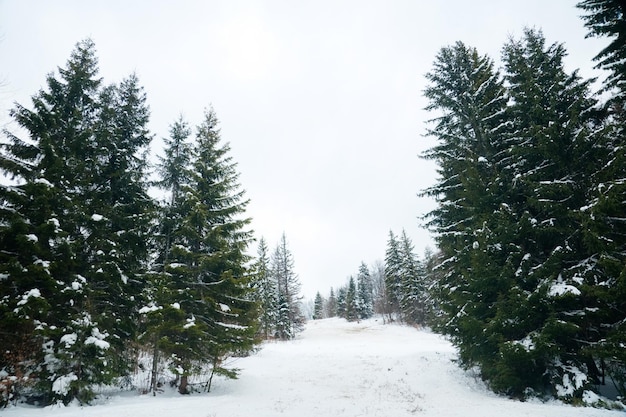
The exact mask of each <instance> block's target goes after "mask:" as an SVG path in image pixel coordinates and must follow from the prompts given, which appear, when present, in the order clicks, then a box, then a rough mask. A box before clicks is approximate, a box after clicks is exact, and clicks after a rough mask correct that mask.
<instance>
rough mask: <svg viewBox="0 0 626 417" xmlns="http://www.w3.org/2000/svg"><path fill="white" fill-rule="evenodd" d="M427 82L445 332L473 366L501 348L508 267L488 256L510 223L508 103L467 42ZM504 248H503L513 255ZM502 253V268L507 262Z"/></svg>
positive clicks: (445, 54)
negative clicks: (500, 315)
mask: <svg viewBox="0 0 626 417" xmlns="http://www.w3.org/2000/svg"><path fill="white" fill-rule="evenodd" d="M427 79H428V80H429V81H430V85H429V86H428V87H427V89H426V90H425V96H426V97H427V98H428V99H429V105H428V107H427V109H428V110H431V111H434V110H436V111H438V112H440V114H441V116H439V117H437V118H436V119H434V120H433V121H432V122H433V123H435V127H434V128H433V129H432V130H429V134H430V135H432V136H434V137H436V138H437V139H438V143H437V145H436V146H435V147H433V148H432V149H430V150H429V151H427V152H426V153H425V155H424V157H425V158H427V159H433V160H435V161H437V163H438V165H439V168H438V171H439V174H440V180H439V181H438V182H437V183H436V184H435V185H434V186H433V187H431V188H429V189H427V190H426V191H425V192H424V193H423V194H424V195H428V196H431V197H434V198H435V199H436V200H437V201H438V203H439V204H438V207H437V208H436V209H435V210H433V211H432V212H431V213H429V215H428V217H427V219H428V220H429V221H428V223H427V224H428V225H429V227H430V228H431V230H433V232H435V234H436V239H437V244H438V247H439V248H440V250H441V253H442V262H441V264H440V267H439V268H440V270H441V273H442V276H441V279H440V280H439V281H438V283H437V285H438V289H437V293H438V294H439V296H440V299H439V304H440V306H441V308H442V310H443V311H444V312H445V318H444V319H443V320H442V324H443V328H442V329H441V330H443V331H444V332H445V333H447V334H449V335H450V337H451V338H452V340H453V342H454V343H455V344H456V345H457V346H458V347H459V354H460V359H461V362H462V364H464V365H465V366H474V365H477V364H482V362H483V361H484V360H485V358H489V357H490V356H495V355H497V346H496V345H497V342H493V341H492V340H489V339H487V340H486V337H485V335H487V334H488V333H485V331H484V329H485V328H486V327H487V324H488V323H490V322H491V321H492V320H493V318H494V316H495V314H496V312H495V310H494V309H493V306H494V304H495V303H496V302H497V301H498V299H499V296H500V295H499V294H500V292H501V291H502V290H501V287H502V286H503V280H504V278H503V275H504V276H506V270H504V268H503V267H502V264H499V263H496V259H495V258H494V259H489V258H488V255H489V254H491V253H494V249H497V248H498V246H497V244H498V243H500V242H498V239H499V236H497V235H496V234H495V233H492V231H491V229H493V228H495V227H498V228H499V230H502V233H504V231H506V230H507V227H508V226H509V224H510V220H509V219H508V218H507V217H506V215H507V214H508V211H507V199H505V198H503V197H502V196H501V195H502V194H504V190H502V188H503V187H504V186H506V184H508V183H509V182H508V178H506V177H505V176H504V175H505V174H506V173H505V172H504V169H503V166H506V160H507V158H508V155H507V153H506V151H505V149H506V136H504V134H505V133H506V131H507V129H508V126H507V124H506V123H505V122H504V116H505V114H506V103H507V97H506V95H505V89H504V86H503V83H502V80H501V77H500V75H499V73H498V72H497V71H495V69H494V64H493V62H492V60H491V59H489V58H488V57H486V56H481V55H480V54H479V53H478V51H476V49H474V48H469V47H467V46H465V45H464V44H463V43H461V42H457V43H456V44H455V45H453V46H450V47H446V48H443V49H442V50H441V51H440V52H439V54H438V55H437V57H436V60H435V64H434V67H433V70H432V71H431V72H430V73H429V74H427ZM494 212H495V213H498V214H499V215H501V217H502V219H501V220H502V221H501V223H500V224H498V223H496V222H495V220H496V219H495V218H494V219H493V220H494V222H493V224H492V223H486V222H487V220H489V219H491V218H492V216H493V213H494ZM487 238H489V241H487ZM492 239H493V240H492ZM505 242H506V241H504V242H502V244H501V247H502V248H503V249H505V250H509V247H508V245H506V243H505ZM495 253H496V254H498V255H500V261H499V262H502V259H506V254H504V253H498V252H495Z"/></svg>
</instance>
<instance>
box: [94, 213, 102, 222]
mask: <svg viewBox="0 0 626 417" xmlns="http://www.w3.org/2000/svg"><path fill="white" fill-rule="evenodd" d="M91 220H93V221H94V222H100V221H102V220H104V216H103V215H101V214H93V215H92V216H91Z"/></svg>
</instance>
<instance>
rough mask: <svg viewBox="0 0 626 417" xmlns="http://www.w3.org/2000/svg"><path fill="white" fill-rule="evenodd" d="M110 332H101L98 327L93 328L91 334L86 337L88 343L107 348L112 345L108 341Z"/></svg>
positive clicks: (103, 348)
mask: <svg viewBox="0 0 626 417" xmlns="http://www.w3.org/2000/svg"><path fill="white" fill-rule="evenodd" d="M108 335H109V334H108V333H101V332H100V330H99V329H98V328H97V327H94V328H93V329H91V336H89V337H88V338H87V339H85V344H86V345H95V346H97V347H98V348H100V349H102V350H107V349H108V348H109V347H111V345H110V344H109V342H107V341H106V340H104V339H106V338H107V336H108Z"/></svg>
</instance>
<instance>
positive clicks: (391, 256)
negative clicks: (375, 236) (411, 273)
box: [385, 231, 402, 320]
mask: <svg viewBox="0 0 626 417" xmlns="http://www.w3.org/2000/svg"><path fill="white" fill-rule="evenodd" d="M401 264H402V257H401V254H400V247H399V243H398V240H397V238H396V235H395V234H394V233H393V232H392V231H389V240H388V241H387V250H386V252H385V294H386V302H387V305H386V306H385V312H386V313H387V315H388V317H389V320H393V316H394V315H395V316H397V317H398V318H400V317H399V316H400V300H401V299H402V288H401V287H402V266H401Z"/></svg>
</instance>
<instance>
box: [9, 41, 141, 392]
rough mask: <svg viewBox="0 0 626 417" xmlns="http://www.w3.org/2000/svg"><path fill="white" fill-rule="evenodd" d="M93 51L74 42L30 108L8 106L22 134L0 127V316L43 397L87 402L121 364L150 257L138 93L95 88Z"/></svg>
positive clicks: (132, 88)
mask: <svg viewBox="0 0 626 417" xmlns="http://www.w3.org/2000/svg"><path fill="white" fill-rule="evenodd" d="M94 49H95V48H94V45H93V42H91V41H89V40H86V41H83V42H80V43H79V44H77V46H76V48H75V50H74V51H73V52H72V55H71V57H70V59H69V60H68V62H67V65H66V67H65V68H60V69H59V78H55V75H54V74H51V75H49V76H48V78H47V89H46V90H41V91H40V92H39V93H38V94H36V95H35V96H34V97H33V99H32V101H33V109H32V110H30V109H28V108H26V107H24V106H21V105H16V107H15V109H14V110H13V111H12V116H13V118H14V119H15V120H16V122H17V123H18V124H19V125H20V126H21V127H22V128H23V129H24V130H25V131H26V132H27V134H28V135H29V139H28V140H21V139H19V138H18V137H17V136H15V135H12V134H10V133H8V132H7V136H8V137H9V139H10V143H8V144H6V146H4V147H3V151H4V152H3V155H2V157H1V158H0V166H1V167H2V169H3V170H4V172H5V173H7V174H8V175H9V176H11V177H13V178H14V179H15V180H16V183H17V184H18V185H17V186H3V187H2V191H1V193H2V195H1V197H0V198H2V201H3V204H2V207H3V210H2V216H3V221H2V223H3V227H2V229H1V230H0V242H1V243H0V245H2V253H3V254H4V255H3V257H2V262H1V268H2V271H1V273H3V274H6V275H7V277H8V278H7V280H4V281H3V283H2V293H3V294H2V295H3V296H4V298H3V300H5V301H4V302H3V307H2V308H3V309H7V311H13V313H10V314H9V316H7V320H3V322H5V323H7V324H11V325H16V326H17V328H18V329H20V331H19V338H21V339H22V340H23V341H24V342H25V343H27V345H28V350H29V351H30V352H31V353H32V355H33V357H31V358H30V360H28V361H24V362H23V363H29V364H31V365H32V366H34V367H35V369H37V377H38V378H37V380H38V382H39V384H40V387H39V388H40V389H41V390H42V391H43V393H44V395H45V396H46V398H47V400H49V401H56V400H62V401H64V402H68V401H71V400H72V399H73V398H78V399H79V400H80V401H83V402H87V401H89V400H90V398H91V397H92V395H93V394H92V392H91V390H90V386H91V385H92V384H97V383H107V382H110V381H111V380H112V378H113V377H115V376H117V375H121V374H123V373H124V372H125V371H126V370H127V368H128V365H129V364H128V360H127V358H126V357H125V353H126V352H125V350H126V349H125V345H124V343H123V341H124V340H126V339H129V338H130V339H132V338H134V332H135V329H134V327H135V322H136V320H135V318H136V315H135V314H134V306H133V305H132V299H133V297H135V296H136V295H138V294H139V293H140V292H141V290H142V286H143V278H142V272H143V269H144V268H145V261H146V255H147V246H146V244H145V242H146V240H147V239H146V237H147V231H148V228H147V226H148V224H149V222H150V220H151V206H152V203H151V201H150V199H149V198H148V197H147V194H146V188H147V187H146V182H145V179H144V176H145V167H146V164H145V161H144V159H143V156H142V155H141V154H140V152H141V150H142V149H144V148H145V147H146V146H147V144H148V143H149V142H150V135H149V134H148V131H147V128H146V125H147V121H148V110H147V107H146V105H145V95H144V93H143V92H142V90H141V88H140V87H139V86H138V82H137V79H136V77H134V76H131V77H130V78H128V79H127V80H125V81H123V82H122V83H120V84H119V85H111V86H107V87H103V86H102V82H101V80H100V79H99V78H98V77H97V73H98V64H97V59H96V57H95V50H94ZM16 249H19V251H16ZM14 283H15V284H14ZM16 302H17V308H14V307H11V304H13V303H16ZM31 303H32V304H33V305H35V304H37V303H38V304H39V305H38V306H37V307H36V310H33V311H30V312H28V313H27V311H28V310H29V309H30V307H29V305H30V304H31ZM42 314H44V315H42ZM10 316H13V317H10ZM26 341H28V342H26ZM41 347H43V349H42V348H41Z"/></svg>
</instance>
